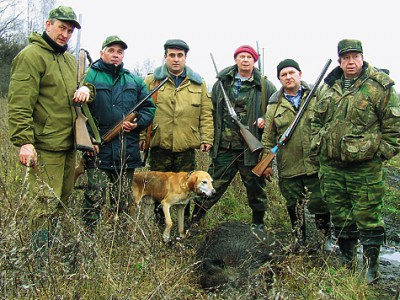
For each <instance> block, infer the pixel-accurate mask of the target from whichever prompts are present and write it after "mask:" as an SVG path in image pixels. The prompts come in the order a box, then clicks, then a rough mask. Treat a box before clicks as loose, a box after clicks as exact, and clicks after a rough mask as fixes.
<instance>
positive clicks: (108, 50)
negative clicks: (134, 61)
mask: <svg viewBox="0 0 400 300" xmlns="http://www.w3.org/2000/svg"><path fill="white" fill-rule="evenodd" d="M124 55H125V51H124V48H122V46H121V45H120V44H111V45H108V46H107V47H104V49H103V50H101V51H100V57H101V59H102V60H103V61H104V62H106V63H108V64H113V65H114V66H116V67H118V66H119V65H120V64H122V61H123V59H124Z"/></svg>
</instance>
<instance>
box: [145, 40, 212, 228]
mask: <svg viewBox="0 0 400 300" xmlns="http://www.w3.org/2000/svg"><path fill="white" fill-rule="evenodd" d="M188 51H189V46H188V44H186V42H185V41H183V40H180V39H170V40H167V41H166V42H165V44H164V59H165V64H164V65H162V66H160V67H158V68H156V69H155V70H154V73H152V74H150V75H149V76H147V78H146V79H145V82H146V84H147V87H148V89H149V90H152V89H153V88H154V87H155V86H156V85H157V83H159V82H161V81H162V80H163V79H164V78H166V77H168V78H169V80H168V81H167V83H166V84H164V85H163V86H162V87H161V88H160V90H158V92H157V95H156V96H154V97H153V99H154V102H155V104H156V107H157V110H156V113H155V116H154V120H153V125H152V127H151V137H150V170H152V171H162V172H182V171H183V172H190V171H193V170H195V169H196V160H195V149H199V150H200V151H204V152H208V151H209V150H210V149H211V147H212V144H213V138H214V137H213V134H214V127H213V117H212V104H211V99H210V96H209V93H208V92H207V86H206V83H205V82H204V80H203V79H202V77H201V76H200V75H199V74H197V73H196V72H194V71H193V70H192V69H191V68H189V67H188V66H187V65H186V57H187V53H188ZM155 212H156V217H157V219H158V220H160V221H161V222H162V221H163V220H164V217H163V215H162V210H160V209H157V208H156V210H155ZM189 217H190V203H189V204H188V205H187V206H186V208H185V223H186V224H187V223H188V220H189Z"/></svg>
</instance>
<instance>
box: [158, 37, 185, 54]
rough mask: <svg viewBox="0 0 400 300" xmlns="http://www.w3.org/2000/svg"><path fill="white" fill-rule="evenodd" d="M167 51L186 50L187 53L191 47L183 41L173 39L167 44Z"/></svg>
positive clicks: (165, 46) (165, 48)
mask: <svg viewBox="0 0 400 300" xmlns="http://www.w3.org/2000/svg"><path fill="white" fill-rule="evenodd" d="M167 49H180V50H184V51H185V52H188V51H189V46H188V44H186V43H185V42H184V41H182V40H179V39H172V40H168V41H166V42H165V44H164V50H167Z"/></svg>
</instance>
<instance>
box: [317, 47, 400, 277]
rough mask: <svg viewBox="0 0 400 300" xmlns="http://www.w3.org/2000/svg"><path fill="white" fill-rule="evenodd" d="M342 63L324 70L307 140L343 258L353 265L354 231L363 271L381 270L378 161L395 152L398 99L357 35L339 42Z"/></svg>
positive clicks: (399, 129)
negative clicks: (365, 53) (368, 59)
mask: <svg viewBox="0 0 400 300" xmlns="http://www.w3.org/2000/svg"><path fill="white" fill-rule="evenodd" d="M337 50H338V56H339V60H338V62H339V66H338V67H336V68H335V69H333V70H332V72H331V73H330V74H328V76H327V77H326V78H325V80H324V81H325V82H324V84H323V85H322V86H321V88H320V90H319V91H318V95H317V103H316V105H315V106H314V117H313V119H312V122H311V126H312V134H313V140H312V147H311V150H312V151H313V153H314V155H316V154H319V162H320V172H319V173H320V174H319V176H320V179H321V190H322V193H323V196H324V197H325V198H326V200H327V203H328V208H329V211H330V213H331V217H332V223H333V225H334V230H335V235H336V236H337V237H338V244H339V248H340V251H341V253H342V257H343V259H344V262H345V264H346V265H347V266H348V267H349V268H350V269H353V268H354V267H355V261H356V257H357V256H356V253H357V251H356V246H357V244H358V239H360V243H361V244H362V245H363V262H364V266H363V270H364V272H363V275H365V279H366V281H367V282H373V281H375V280H377V279H378V278H379V276H380V275H379V253H380V247H381V245H383V243H384V239H385V224H384V221H383V218H382V202H383V197H384V193H385V191H384V190H385V182H384V174H383V162H384V161H386V160H388V159H390V158H392V157H393V156H395V155H396V154H397V153H399V152H400V104H399V98H398V96H397V94H396V91H395V89H394V82H393V80H392V79H390V77H389V76H388V75H387V74H386V73H384V72H382V70H379V69H377V68H374V67H373V66H371V65H369V64H368V63H367V62H366V61H364V57H363V49H362V45H361V42H360V41H358V40H353V39H344V40H341V41H340V42H339V43H338V48H337Z"/></svg>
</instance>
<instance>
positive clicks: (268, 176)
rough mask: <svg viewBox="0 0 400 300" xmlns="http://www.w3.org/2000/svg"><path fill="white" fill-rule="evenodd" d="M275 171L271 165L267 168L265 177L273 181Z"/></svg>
mask: <svg viewBox="0 0 400 300" xmlns="http://www.w3.org/2000/svg"><path fill="white" fill-rule="evenodd" d="M273 173H274V171H273V170H272V168H271V167H268V168H266V169H265V171H264V173H263V175H264V177H265V179H267V180H268V181H271V177H272V175H273Z"/></svg>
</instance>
